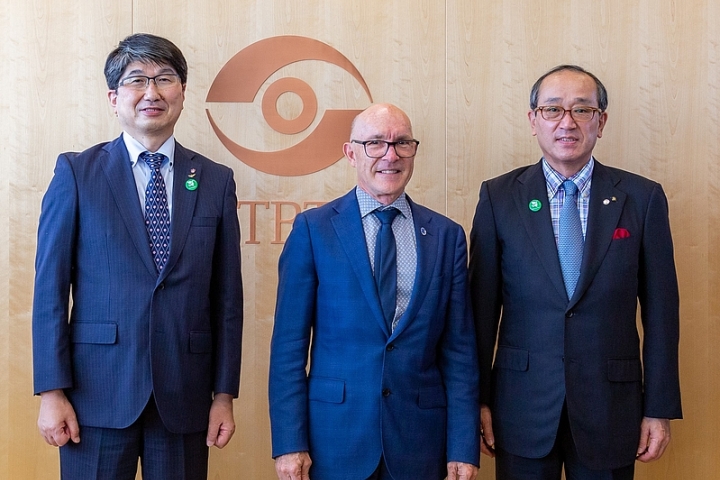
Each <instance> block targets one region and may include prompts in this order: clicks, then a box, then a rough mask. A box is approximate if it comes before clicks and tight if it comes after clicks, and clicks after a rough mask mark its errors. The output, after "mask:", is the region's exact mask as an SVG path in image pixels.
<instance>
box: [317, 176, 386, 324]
mask: <svg viewBox="0 0 720 480" xmlns="http://www.w3.org/2000/svg"><path fill="white" fill-rule="evenodd" d="M336 212H337V215H335V216H334V217H332V218H331V221H332V225H333V228H334V229H335V234H336V235H337V238H338V241H339V242H340V244H341V245H342V247H343V249H344V250H345V254H346V255H347V257H348V260H349V261H350V265H351V266H352V269H353V272H354V273H355V276H356V277H357V279H358V283H360V288H361V289H362V291H363V294H364V295H365V299H366V300H367V302H368V305H369V306H370V309H371V310H372V312H373V316H374V317H375V321H377V323H378V325H379V326H380V328H382V330H383V331H384V332H385V334H386V335H388V336H390V332H389V330H388V328H387V325H386V324H385V317H384V316H383V313H382V307H381V306H380V297H379V296H378V293H377V288H376V287H375V280H374V279H373V275H372V266H371V265H370V259H369V258H368V255H367V246H366V245H365V231H364V230H363V226H362V219H361V218H360V207H359V205H358V202H357V197H356V194H355V189H353V190H351V191H350V192H349V193H348V194H347V195H345V196H344V197H342V199H341V201H340V202H339V203H338V205H337V207H336Z"/></svg>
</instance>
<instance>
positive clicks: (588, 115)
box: [534, 105, 602, 122]
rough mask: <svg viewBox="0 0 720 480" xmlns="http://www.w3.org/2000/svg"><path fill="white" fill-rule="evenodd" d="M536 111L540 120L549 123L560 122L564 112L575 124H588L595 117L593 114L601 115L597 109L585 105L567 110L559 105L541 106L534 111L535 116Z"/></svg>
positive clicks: (600, 111)
mask: <svg viewBox="0 0 720 480" xmlns="http://www.w3.org/2000/svg"><path fill="white" fill-rule="evenodd" d="M538 110H539V111H540V115H542V118H544V119H545V120H547V121H549V122H557V121H559V120H562V119H563V117H564V116H565V113H566V112H570V116H571V117H572V119H573V120H575V121H576V122H589V121H590V120H592V119H593V117H594V116H595V112H599V113H602V110H600V109H599V108H595V107H586V106H585V105H579V106H577V107H572V108H571V109H569V110H566V109H564V108H563V107H561V106H560V105H543V106H541V107H537V108H536V109H535V110H534V111H535V113H536V114H537V112H538Z"/></svg>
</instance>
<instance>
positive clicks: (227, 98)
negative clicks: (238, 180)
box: [205, 36, 372, 176]
mask: <svg viewBox="0 0 720 480" xmlns="http://www.w3.org/2000/svg"><path fill="white" fill-rule="evenodd" d="M305 60H320V61H324V62H328V63H331V64H334V65H337V66H339V67H341V68H342V69H344V70H345V71H347V72H348V73H350V74H351V75H352V76H353V77H354V78H355V79H356V80H357V81H358V82H359V83H360V85H361V86H362V88H363V89H364V90H365V93H366V94H367V96H368V99H369V100H370V102H372V96H371V94H370V90H369V89H368V86H367V84H366V83H365V80H364V79H363V77H362V75H360V72H359V71H358V70H357V68H355V66H354V65H353V64H352V63H351V62H350V60H348V59H347V58H346V57H345V56H344V55H342V54H341V53H340V52H338V51H337V50H335V49H334V48H332V47H331V46H329V45H327V44H325V43H322V42H320V41H318V40H314V39H311V38H307V37H298V36H279V37H272V38H267V39H264V40H260V41H258V42H256V43H253V44H252V45H249V46H248V47H246V48H244V49H243V50H241V51H240V52H238V53H237V54H236V55H235V56H233V57H232V58H231V59H230V60H229V61H228V62H227V63H226V64H225V66H224V67H223V68H222V69H221V70H220V72H219V73H218V75H217V77H216V78H215V80H214V81H213V84H212V85H211V87H210V90H209V91H208V95H207V99H206V100H207V102H208V103H215V102H217V103H252V102H253V101H254V100H255V97H256V96H257V94H258V93H259V92H260V89H261V87H262V86H263V85H264V84H265V82H266V81H267V80H268V79H269V78H270V77H271V76H272V75H273V74H274V73H275V72H277V71H278V70H280V69H281V68H282V67H285V66H287V65H290V64H293V63H296V62H301V61H305ZM284 93H294V94H295V95H297V96H298V97H300V100H301V101H302V111H301V112H300V115H298V116H297V117H296V118H293V119H286V118H283V117H282V116H281V115H280V113H279V112H278V109H277V103H278V98H279V97H280V96H281V95H283V94H284ZM205 111H206V113H207V116H208V119H209V120H210V124H211V125H212V128H213V130H214V131H215V134H216V135H217V136H218V138H219V139H220V141H221V142H222V144H223V145H224V146H225V148H227V149H228V151H230V153H232V154H233V155H234V156H235V157H237V158H238V159H239V160H240V161H242V162H243V163H245V164H246V165H248V166H250V167H252V168H254V169H256V170H259V171H261V172H265V173H269V174H272V175H280V176H298V175H308V174H310V173H314V172H318V171H320V170H322V169H324V168H327V167H329V166H330V165H332V164H333V163H335V162H337V161H338V160H339V159H340V158H342V144H343V143H344V142H345V141H346V140H347V139H348V135H349V133H350V124H351V123H352V120H353V118H354V117H355V116H356V115H357V114H358V113H360V111H361V110H335V109H327V110H325V112H324V114H323V116H322V118H321V119H320V121H319V122H318V124H317V126H316V128H315V130H313V131H312V133H311V134H310V135H309V136H307V137H306V138H305V139H303V140H302V141H300V142H298V143H297V144H295V145H293V146H291V147H289V148H286V149H283V150H276V151H257V150H252V149H250V148H246V147H243V146H241V145H238V144H237V143H235V142H234V141H233V140H231V139H230V138H229V137H228V136H227V135H226V134H225V133H223V132H222V130H220V128H219V127H218V125H217V123H216V121H215V120H214V119H213V116H212V115H211V113H210V110H209V109H206V110H205ZM262 114H263V118H264V119H265V121H266V122H267V123H268V125H269V126H270V127H271V128H272V129H273V130H275V131H276V132H279V133H281V134H284V135H294V134H297V133H300V132H303V131H304V130H306V129H307V128H308V127H309V126H310V125H311V124H312V123H313V122H314V121H315V119H316V117H317V115H318V100H317V96H316V95H315V92H314V91H313V89H312V87H311V86H310V85H308V84H307V83H306V82H304V81H303V80H301V79H299V78H294V77H282V78H279V79H277V80H275V81H274V82H273V83H272V84H271V85H269V86H268V87H267V89H266V90H265V93H264V95H263V98H262Z"/></svg>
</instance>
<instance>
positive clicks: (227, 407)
mask: <svg viewBox="0 0 720 480" xmlns="http://www.w3.org/2000/svg"><path fill="white" fill-rule="evenodd" d="M233 433H235V419H234V418H233V397H232V395H230V394H228V393H216V394H215V398H213V402H212V405H211V406H210V420H209V422H208V434H207V440H206V443H207V446H208V447H211V446H213V445H215V446H216V447H218V448H223V447H224V446H225V445H227V444H228V442H229V441H230V439H231V438H232V436H233Z"/></svg>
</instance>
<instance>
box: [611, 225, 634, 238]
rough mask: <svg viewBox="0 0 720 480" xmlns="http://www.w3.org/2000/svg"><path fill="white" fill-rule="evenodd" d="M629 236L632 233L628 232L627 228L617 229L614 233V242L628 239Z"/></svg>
mask: <svg viewBox="0 0 720 480" xmlns="http://www.w3.org/2000/svg"><path fill="white" fill-rule="evenodd" d="M629 236H630V232H628V231H627V229H626V228H616V229H615V231H614V232H613V240H618V239H620V238H628V237H629Z"/></svg>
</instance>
